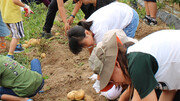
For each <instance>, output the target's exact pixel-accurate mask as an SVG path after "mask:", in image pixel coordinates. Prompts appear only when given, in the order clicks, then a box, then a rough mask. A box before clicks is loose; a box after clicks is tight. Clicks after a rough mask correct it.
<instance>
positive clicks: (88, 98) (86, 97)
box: [84, 94, 94, 101]
mask: <svg viewBox="0 0 180 101" xmlns="http://www.w3.org/2000/svg"><path fill="white" fill-rule="evenodd" d="M84 101H94V99H93V98H92V97H91V96H89V95H87V94H86V95H85V96H84Z"/></svg>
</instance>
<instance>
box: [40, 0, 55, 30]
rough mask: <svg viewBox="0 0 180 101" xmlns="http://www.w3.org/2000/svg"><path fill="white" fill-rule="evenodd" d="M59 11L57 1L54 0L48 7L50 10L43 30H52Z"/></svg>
mask: <svg viewBox="0 0 180 101" xmlns="http://www.w3.org/2000/svg"><path fill="white" fill-rule="evenodd" d="M57 11H58V6H57V1H56V0H52V1H51V3H50V4H49V7H48V12H47V16H46V22H45V24H44V27H43V30H44V31H46V32H47V33H50V32H51V28H52V26H53V22H54V19H55V16H56V12H57Z"/></svg>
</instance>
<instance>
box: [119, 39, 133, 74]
mask: <svg viewBox="0 0 180 101" xmlns="http://www.w3.org/2000/svg"><path fill="white" fill-rule="evenodd" d="M133 44H134V43H133V42H126V43H124V44H123V45H121V44H120V43H118V56H117V61H118V62H119V64H120V67H121V69H122V72H123V74H124V75H125V77H129V74H127V73H126V70H127V69H128V63H127V57H126V52H127V48H128V47H129V46H131V45H133Z"/></svg>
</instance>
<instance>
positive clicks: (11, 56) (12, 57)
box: [6, 54, 14, 59]
mask: <svg viewBox="0 0 180 101" xmlns="http://www.w3.org/2000/svg"><path fill="white" fill-rule="evenodd" d="M6 56H7V57H9V58H11V59H14V56H13V55H9V54H8V55H6Z"/></svg>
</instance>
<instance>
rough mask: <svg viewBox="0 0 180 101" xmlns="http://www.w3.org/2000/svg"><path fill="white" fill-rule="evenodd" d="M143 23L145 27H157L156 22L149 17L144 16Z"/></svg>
mask: <svg viewBox="0 0 180 101" xmlns="http://www.w3.org/2000/svg"><path fill="white" fill-rule="evenodd" d="M143 21H144V22H145V23H146V24H147V25H151V26H156V25H157V21H156V19H154V18H151V17H150V16H147V15H146V16H145V17H144V18H143Z"/></svg>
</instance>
